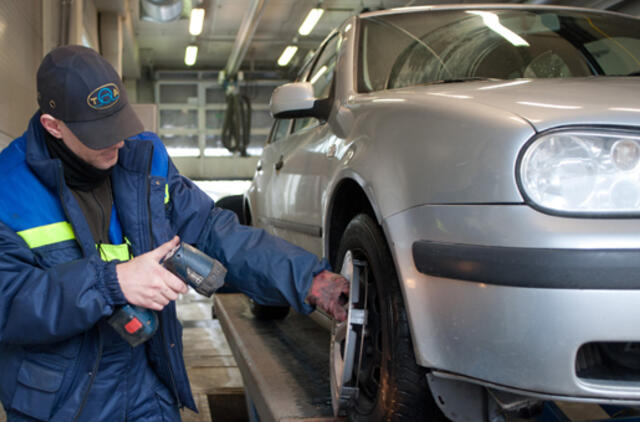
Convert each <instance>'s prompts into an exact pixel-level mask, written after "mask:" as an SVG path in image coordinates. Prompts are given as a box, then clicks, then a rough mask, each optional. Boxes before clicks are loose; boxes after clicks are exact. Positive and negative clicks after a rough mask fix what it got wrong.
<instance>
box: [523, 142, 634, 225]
mask: <svg viewBox="0 0 640 422" xmlns="http://www.w3.org/2000/svg"><path fill="white" fill-rule="evenodd" d="M639 161H640V135H636V134H631V133H625V132H622V131H620V132H613V131H611V132H608V131H604V130H603V131H591V130H565V131H557V132H550V133H547V134H543V135H542V136H539V137H538V138H536V139H535V140H534V141H533V142H531V143H529V144H528V145H527V147H526V149H525V150H524V153H523V154H521V157H520V162H519V168H518V177H519V185H520V189H521V190H522V192H523V194H524V195H525V197H526V198H527V199H528V200H529V201H530V202H531V203H532V205H534V206H536V205H537V206H539V207H541V208H544V209H547V210H549V211H556V212H560V213H568V214H611V215H619V214H634V213H640V166H639V165H638V162H639Z"/></svg>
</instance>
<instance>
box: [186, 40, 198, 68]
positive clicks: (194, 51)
mask: <svg viewBox="0 0 640 422" xmlns="http://www.w3.org/2000/svg"><path fill="white" fill-rule="evenodd" d="M196 58H198V46H197V45H188V46H187V49H186V51H185V52H184V64H186V65H187V66H193V65H194V64H195V63H196Z"/></svg>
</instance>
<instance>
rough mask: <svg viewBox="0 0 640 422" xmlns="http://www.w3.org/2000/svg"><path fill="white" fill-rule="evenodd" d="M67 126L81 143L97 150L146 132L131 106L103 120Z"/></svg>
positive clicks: (73, 123) (126, 106) (74, 123)
mask: <svg viewBox="0 0 640 422" xmlns="http://www.w3.org/2000/svg"><path fill="white" fill-rule="evenodd" d="M65 124H66V125H67V127H68V128H69V129H70V130H71V132H73V134H74V135H76V137H77V138H78V139H79V140H80V142H82V143H83V144H84V145H85V146H87V147H89V148H91V149H95V150H98V149H104V148H108V147H110V146H112V145H114V144H117V143H118V142H120V141H122V140H124V139H127V138H130V137H132V136H135V135H137V134H139V133H140V132H144V126H143V125H142V123H141V122H140V119H139V118H138V115H137V114H136V112H135V111H133V107H131V105H130V104H126V105H125V106H124V107H122V108H121V109H120V110H118V111H117V112H115V113H113V114H111V115H109V116H107V117H104V118H102V119H98V120H91V121H86V122H69V123H67V122H65Z"/></svg>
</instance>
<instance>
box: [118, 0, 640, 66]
mask: <svg viewBox="0 0 640 422" xmlns="http://www.w3.org/2000/svg"><path fill="white" fill-rule="evenodd" d="M140 1H142V0H130V4H129V5H130V6H129V7H130V8H131V13H132V17H133V23H134V30H135V33H136V37H137V41H138V47H139V49H140V50H139V51H140V59H141V65H142V66H145V67H147V68H149V69H150V70H167V69H171V70H184V69H188V67H187V66H186V65H185V64H184V52H185V48H186V46H187V45H189V44H196V45H197V46H198V59H197V62H196V64H195V65H194V66H193V67H191V69H195V70H220V69H224V68H225V65H226V64H227V61H228V58H229V56H230V54H231V52H232V50H233V47H234V42H235V41H236V38H237V36H238V32H239V28H241V25H242V22H243V18H244V17H245V14H246V13H247V11H248V10H250V8H251V6H252V5H254V6H255V5H256V4H259V5H260V6H261V10H262V14H261V15H260V19H259V21H258V23H257V27H255V32H254V34H253V37H249V38H250V42H249V43H248V44H247V48H246V54H245V55H244V60H243V62H242V65H241V69H245V70H247V69H256V70H280V71H283V72H282V74H283V75H285V76H291V73H292V72H294V70H295V68H296V67H298V66H299V65H300V63H301V62H302V61H303V60H304V57H305V55H306V54H307V53H308V52H309V51H310V50H312V49H313V48H315V47H317V45H318V44H319V43H320V41H322V39H323V38H324V37H325V36H326V35H327V34H328V33H329V32H330V31H331V29H333V28H334V27H336V26H337V25H339V24H340V23H341V22H342V21H344V20H345V19H347V18H348V17H349V16H351V15H353V14H356V13H359V12H360V11H362V10H363V9H364V8H369V9H371V10H376V9H379V8H392V7H401V6H418V5H433V4H442V3H486V1H485V2H483V1H473V0H472V1H457V2H456V1H433V0H431V1H429V0H427V1H424V0H423V1H420V0H324V1H322V0H321V1H317V0H184V1H185V2H188V4H187V8H188V7H189V6H190V3H191V2H193V4H194V6H197V7H203V8H205V10H206V16H205V23H204V30H203V32H202V34H201V35H199V36H197V37H193V36H191V35H190V34H189V31H188V26H189V19H188V16H186V14H185V13H183V17H181V18H178V19H177V20H174V21H169V22H162V23H161V22H157V21H151V20H149V17H148V16H145V12H144V10H143V9H142V8H141V4H140ZM146 1H150V2H152V3H159V4H170V3H175V2H176V1H178V0H146ZM632 2H633V0H584V1H569V0H551V1H547V0H529V1H518V0H512V1H503V3H531V4H561V5H572V6H584V7H593V8H599V9H611V10H624V8H625V7H628V5H630V4H631V3H632ZM198 4H200V5H198ZM318 5H320V7H322V8H324V9H325V14H324V15H323V16H322V18H321V19H320V21H319V23H318V24H317V26H316V27H315V29H314V30H313V31H312V32H311V34H310V35H308V36H306V37H303V36H299V35H298V34H297V30H298V27H299V26H300V24H301V23H302V21H303V20H304V18H305V16H306V15H307V13H308V12H309V10H310V9H311V8H313V7H318ZM291 43H294V44H296V45H298V46H299V47H300V50H299V51H298V53H297V54H296V56H295V57H294V60H292V62H291V64H290V65H289V66H288V68H286V69H281V68H278V66H277V65H276V60H277V59H278V57H279V56H280V53H281V52H282V50H283V49H284V48H285V46H286V45H288V44H291ZM125 76H126V75H125Z"/></svg>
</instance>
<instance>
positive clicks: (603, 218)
mask: <svg viewBox="0 0 640 422" xmlns="http://www.w3.org/2000/svg"><path fill="white" fill-rule="evenodd" d="M639 71H640V20H638V19H636V18H632V17H630V16H625V15H621V14H615V13H609V12H602V11H594V10H587V9H579V8H560V7H551V6H546V7H545V6H511V5H509V6H507V5H489V6H475V5H458V6H451V7H444V6H435V7H416V8H408V9H394V10H388V11H379V12H371V13H365V14H362V15H360V16H355V17H352V18H351V19H349V20H348V21H346V22H345V23H344V24H343V25H342V26H341V27H340V28H338V29H337V30H336V31H334V32H333V33H332V34H331V35H330V36H329V37H328V38H327V39H326V40H325V41H324V42H323V44H322V45H321V46H320V48H319V49H318V50H317V53H316V54H315V56H314V58H313V59H312V60H311V61H310V62H309V63H308V64H307V65H306V66H304V67H303V69H302V71H301V73H300V76H299V79H298V81H296V82H294V83H290V84H286V85H283V86H281V87H279V88H277V89H276V91H274V93H273V96H272V100H271V111H272V113H273V115H274V117H276V118H277V119H278V120H276V123H275V125H274V127H273V130H272V132H271V134H270V137H269V140H268V143H267V145H266V146H265V148H264V152H263V155H262V157H261V159H260V162H259V165H258V168H257V170H256V173H255V176H254V179H253V182H252V185H251V188H250V189H249V190H248V192H247V193H246V194H245V204H244V208H245V213H246V214H247V218H248V219H249V220H250V221H251V223H252V224H253V225H255V226H258V227H263V228H265V229H266V230H267V231H269V232H271V233H273V234H275V235H278V236H281V237H283V238H285V239H287V240H289V241H291V242H293V243H295V244H297V245H300V246H302V247H304V248H306V249H308V250H310V251H312V252H314V253H316V254H317V255H318V256H320V257H326V258H327V259H328V260H329V261H330V262H331V263H332V264H333V266H334V268H335V269H337V270H338V271H340V270H341V271H343V272H345V273H346V274H348V275H349V276H350V278H351V279H352V284H353V285H352V289H353V291H354V294H353V295H352V303H351V304H350V309H351V312H350V318H349V320H348V321H347V322H346V323H343V324H340V325H336V326H334V332H333V339H332V354H331V365H332V368H331V373H332V387H333V398H334V407H335V410H336V413H339V414H345V413H348V414H349V416H350V417H351V419H353V420H382V419H384V420H387V419H389V418H392V417H393V418H394V420H395V419H398V420H422V419H424V420H441V419H443V417H444V416H446V417H447V418H449V419H451V420H454V421H482V420H487V419H486V418H494V419H491V420H500V419H499V418H500V417H501V416H499V415H503V414H505V413H508V412H511V411H513V412H515V411H523V410H526V411H535V409H536V406H538V405H539V403H540V402H541V401H542V400H569V401H584V402H595V403H609V404H620V405H633V406H638V405H640V165H638V162H639V161H640V83H639V82H640V81H639V79H638V78H637V77H636V76H638V74H639ZM356 291H357V292H356ZM357 293H359V294H357ZM496 418H497V419H496Z"/></svg>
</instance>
